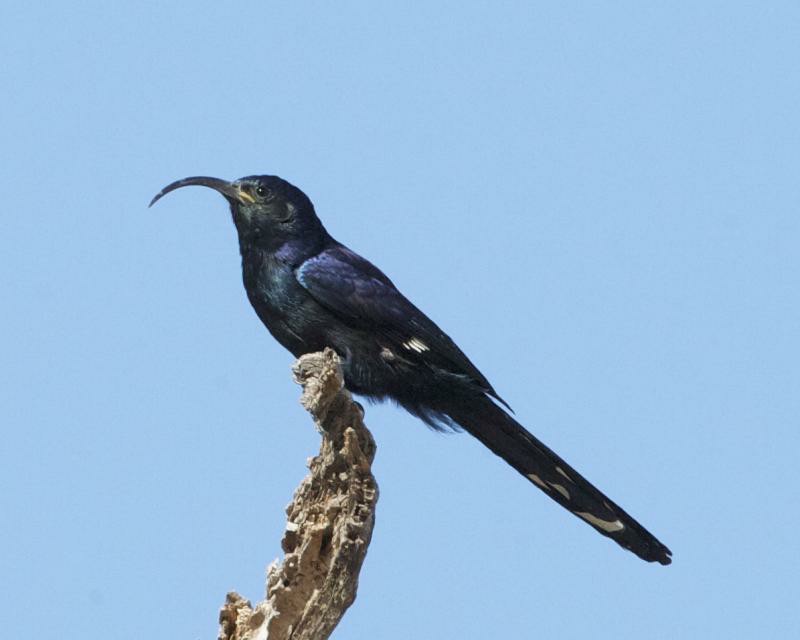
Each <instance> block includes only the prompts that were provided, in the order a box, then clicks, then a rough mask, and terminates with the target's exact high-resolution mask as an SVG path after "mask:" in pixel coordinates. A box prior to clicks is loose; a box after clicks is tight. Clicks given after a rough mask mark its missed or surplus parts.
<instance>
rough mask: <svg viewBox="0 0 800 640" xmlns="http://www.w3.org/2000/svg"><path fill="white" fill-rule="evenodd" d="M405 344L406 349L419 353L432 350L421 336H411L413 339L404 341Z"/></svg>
mask: <svg viewBox="0 0 800 640" xmlns="http://www.w3.org/2000/svg"><path fill="white" fill-rule="evenodd" d="M403 346H404V347H405V348H406V349H408V350H410V351H416V352H417V353H422V352H423V351H430V347H428V345H427V344H425V343H424V342H423V341H422V340H420V339H419V338H411V340H408V341H407V342H404V343H403Z"/></svg>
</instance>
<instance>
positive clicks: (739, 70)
mask: <svg viewBox="0 0 800 640" xmlns="http://www.w3.org/2000/svg"><path fill="white" fill-rule="evenodd" d="M431 5H432V6H416V7H410V6H405V5H399V4H397V3H392V4H389V3H380V4H379V3H365V2H364V3H355V2H339V3H335V4H334V3H328V4H326V5H320V4H316V3H315V4H312V3H281V4H276V3H265V2H253V3H227V4H225V3H211V2H208V3H188V2H184V3H172V4H164V3H155V2H138V3H127V4H123V5H114V4H113V3H112V4H109V3H99V2H84V3H80V4H78V5H76V4H74V3H70V4H68V3H34V4H31V3H29V4H27V5H26V4H24V3H5V4H4V5H3V6H2V7H1V8H0V25H2V26H0V29H2V37H0V54H2V59H3V61H4V63H3V65H2V69H0V81H2V86H3V88H4V96H5V97H4V99H3V100H2V101H0V117H1V118H2V123H3V127H2V128H0V148H2V154H0V158H1V160H0V161H2V163H3V167H2V173H1V174H0V175H2V178H0V188H1V189H2V196H3V203H4V214H3V228H4V232H3V233H2V234H0V265H2V272H3V273H4V274H5V277H4V278H3V279H2V281H1V282H0V296H1V298H0V299H2V301H3V310H4V313H2V315H0V357H1V358H2V362H3V365H4V366H3V367H2V368H0V416H2V446H1V447H0V514H2V516H1V517H0V602H2V603H3V604H2V605H0V625H2V628H3V629H5V630H6V632H7V633H8V634H9V635H10V636H15V637H16V636H22V635H30V633H31V629H32V628H34V629H39V630H41V629H45V630H49V629H53V628H58V629H59V633H60V634H61V635H65V636H67V637H71V636H78V635H80V636H81V637H83V638H90V639H93V638H98V639H100V638H103V639H105V638H108V637H110V636H113V637H114V638H116V639H118V640H125V639H128V638H130V639H137V640H138V639H140V638H142V637H145V636H148V637H149V636H152V635H153V634H154V633H155V634H156V636H158V637H164V638H171V639H176V638H177V639H187V640H194V639H196V638H213V637H215V635H216V616H217V610H218V608H219V606H220V605H221V604H222V602H223V599H224V595H225V592H226V591H228V590H230V589H236V590H238V591H240V592H241V593H242V594H243V595H245V596H247V597H249V598H251V599H253V600H256V599H260V597H261V596H262V591H263V575H264V569H265V567H266V565H267V564H268V563H269V562H270V561H271V560H272V559H273V558H274V557H276V556H277V555H278V553H279V539H280V535H281V532H282V530H283V524H284V515H283V508H284V506H285V504H286V503H287V502H288V500H289V498H290V496H291V493H292V491H293V489H294V487H295V486H296V485H297V483H298V482H299V481H300V479H301V478H302V476H303V475H304V472H305V468H304V461H305V459H306V458H307V457H308V456H309V455H311V454H313V453H314V452H315V450H316V447H317V436H316V434H315V433H314V430H313V428H312V426H311V424H310V422H309V420H308V418H307V417H306V416H305V415H304V412H303V410H302V409H301V408H300V406H299V404H298V402H297V399H298V396H299V390H298V388H296V387H295V386H294V385H293V383H292V382H291V380H290V376H289V366H290V364H291V361H292V359H291V357H290V356H289V354H288V353H286V352H284V351H283V350H282V349H281V347H279V346H278V345H277V344H276V343H275V342H274V341H273V340H272V338H271V337H270V336H269V334H268V333H267V332H266V330H265V329H264V328H263V327H262V326H261V325H260V323H259V322H258V320H257V318H256V317H255V314H254V313H253V312H252V310H251V309H250V307H249V304H248V302H247V300H246V298H245V295H244V291H243V289H242V285H241V278H240V273H239V257H238V252H237V247H236V239H235V234H234V230H233V227H232V225H231V222H230V219H229V216H228V213H227V211H226V206H225V203H224V201H223V200H222V199H221V198H220V197H219V196H217V195H216V194H214V193H212V192H210V191H207V190H202V189H193V190H184V191H181V192H178V193H176V194H173V195H170V197H169V198H168V199H165V200H164V201H163V202H161V203H159V205H158V207H155V208H153V209H150V210H148V209H147V208H146V207H147V203H148V201H149V200H150V198H151V197H152V196H153V195H154V194H155V193H156V192H157V191H158V190H159V189H160V188H161V187H162V186H163V185H165V184H166V183H168V182H171V181H172V180H175V179H177V178H182V177H185V176H189V175H198V174H206V175H214V176H219V177H223V178H235V177H239V176H242V175H248V174H253V173H275V174H278V175H281V176H283V177H285V178H287V179H289V180H290V181H292V182H294V183H295V184H297V185H298V186H300V187H301V188H303V189H304V190H305V191H306V192H307V193H308V194H309V195H310V197H311V198H312V200H313V201H314V202H315V204H316V207H317V211H318V213H319V215H320V216H321V218H322V219H323V220H324V222H325V223H326V225H327V227H328V229H329V230H330V231H331V233H332V234H333V235H334V236H335V237H337V238H338V239H339V240H341V241H343V242H345V243H346V244H348V245H349V246H350V247H352V248H353V249H355V250H356V251H358V252H360V253H362V254H363V255H365V256H367V257H368V258H370V259H371V260H373V261H374V262H376V263H377V264H379V265H380V267H381V268H382V269H383V270H384V271H386V272H387V273H388V274H389V275H390V277H392V278H393V280H394V281H395V283H396V284H397V285H398V286H399V287H400V288H401V289H402V290H403V291H404V292H405V293H406V294H407V295H408V296H409V297H410V298H411V299H412V300H413V301H414V302H415V303H417V304H418V306H420V307H421V308H423V309H424V310H425V311H426V312H427V313H428V314H429V315H430V316H431V317H432V318H434V319H435V320H436V321H437V322H438V323H439V324H440V325H441V326H442V327H443V328H444V329H445V330H446V331H448V333H450V335H451V336H452V337H453V338H454V339H455V340H456V341H457V342H458V343H459V344H460V345H461V347H462V348H463V349H464V350H465V351H466V352H467V353H468V354H469V355H470V357H471V358H472V360H473V361H474V362H475V363H476V364H477V365H478V366H479V367H480V368H481V370H482V371H483V372H484V373H485V374H486V375H487V376H488V378H489V379H490V380H491V381H492V383H493V384H494V386H495V387H496V388H497V390H498V391H499V393H500V394H501V395H502V396H503V397H504V398H506V399H507V400H508V401H509V402H510V403H511V405H512V406H513V407H514V409H515V410H516V413H517V416H518V418H519V419H520V421H521V422H523V423H524V424H525V425H527V426H528V427H529V428H530V429H531V430H532V431H533V432H534V433H536V434H537V435H538V436H539V437H540V438H542V439H543V440H544V441H545V442H546V443H547V444H549V445H550V446H551V447H553V448H554V449H555V450H556V451H558V452H559V453H560V454H561V455H562V456H563V457H564V458H565V459H567V460H568V461H569V462H570V464H572V465H573V466H575V467H576V468H577V469H579V470H580V471H581V472H582V473H583V474H585V475H586V476H587V477H588V478H589V479H591V480H592V481H593V482H594V483H596V484H597V485H598V486H599V487H600V488H601V489H602V490H604V491H605V492H606V493H608V494H609V495H610V496H611V497H612V498H613V499H614V500H615V501H617V502H618V503H619V504H621V505H622V506H623V507H624V508H626V509H627V510H628V511H629V512H630V513H631V514H632V515H634V516H635V517H636V518H638V519H639V520H640V521H641V522H642V523H643V524H645V526H647V527H648V528H649V529H650V530H651V531H653V532H654V533H655V534H656V535H658V536H659V538H661V539H662V540H663V541H664V542H665V543H666V544H667V545H668V546H670V548H671V549H672V550H673V552H674V563H673V565H672V566H670V567H667V568H665V567H660V566H655V565H648V564H646V563H643V562H641V561H639V560H637V559H636V558H635V557H634V556H632V555H631V554H628V553H625V552H623V551H622V550H620V549H619V548H617V547H616V545H614V544H613V543H611V542H609V541H608V540H606V539H604V538H602V537H601V536H599V535H597V534H596V533H595V532H594V531H593V530H592V529H590V528H589V527H587V526H585V525H582V524H581V523H580V522H579V521H578V520H577V519H576V518H574V517H572V516H570V515H569V514H567V513H566V512H564V511H563V510H562V509H560V508H558V507H557V506H555V505H554V504H553V503H552V502H551V501H549V500H547V499H546V498H545V497H544V496H543V495H542V494H541V493H540V492H538V491H536V490H535V489H534V488H533V487H532V486H531V485H530V484H529V483H527V482H525V481H524V480H522V479H521V478H519V477H518V476H517V474H516V473H515V472H513V471H512V470H511V469H510V468H507V467H506V466H505V465H504V464H503V463H502V462H500V461H499V460H498V459H496V458H495V457H494V456H492V455H491V454H490V453H489V452H487V451H486V450H484V449H483V448H482V447H481V446H479V445H478V443H477V442H475V441H473V440H472V439H471V438H469V437H468V436H466V435H460V436H456V435H450V436H442V435H437V434H434V433H431V432H429V431H428V430H426V428H425V427H424V426H423V425H422V424H421V423H419V422H418V421H416V420H414V419H413V418H411V417H410V416H408V415H406V414H404V413H403V412H402V411H400V410H398V409H396V408H394V407H391V406H379V407H371V408H368V411H367V422H368V424H369V425H370V427H371V428H372V430H373V432H374V434H375V438H376V440H377V442H378V447H379V448H378V456H377V460H376V463H375V472H376V475H377V477H378V481H379V483H380V487H381V500H380V503H379V506H378V520H377V527H376V530H375V535H374V538H373V542H372V546H371V548H370V551H369V554H368V556H367V560H366V564H365V567H364V571H363V574H362V578H361V586H360V592H359V597H358V600H357V601H356V603H355V605H354V606H353V608H352V609H351V610H350V612H349V613H348V615H347V616H346V617H345V620H344V621H343V623H342V624H341V626H340V627H339V629H338V630H337V631H336V633H335V635H334V637H335V638H338V639H349V638H354V639H355V638H368V637H380V638H383V639H393V638H408V637H409V636H413V637H417V638H486V637H490V636H494V635H498V634H501V635H503V636H504V637H518V638H524V637H533V636H547V637H558V638H578V637H587V636H589V635H591V636H592V637H596V638H614V639H615V640H621V639H624V638H634V637H635V638H641V637H646V638H676V637H706V638H709V637H719V638H722V637H724V638H747V637H755V636H759V637H790V636H792V635H796V634H797V632H798V628H800V612H798V607H797V602H798V601H800V589H798V586H797V585H798V581H797V575H798V571H799V570H800V551H799V550H798V546H799V545H798V541H797V530H798V527H800V515H799V513H798V511H799V510H798V502H799V501H800V490H799V489H798V472H797V451H798V449H800V437H798V423H799V420H798V417H799V416H800V400H799V398H800V374H798V356H800V340H799V339H798V326H799V325H800V291H798V273H800V260H798V244H799V243H800V222H798V215H797V210H798V204H799V203H800V187H798V184H799V182H798V174H799V173H800V160H799V159H798V148H800V118H799V117H798V113H800V72H799V71H798V53H799V52H798V33H800V9H798V5H797V4H796V3H789V2H785V3H784V2H773V3H768V4H764V3H760V4H759V3H739V2H707V3H688V2H686V3H648V5H649V6H643V3H633V2H627V3H613V4H611V5H601V4H597V3H557V4H555V3H488V2H486V3H470V2H466V3H465V2H449V3H431ZM433 5H435V6H433ZM31 619H33V620H35V622H31ZM31 625H33V627H32V626H31ZM109 630H113V632H110V631H109Z"/></svg>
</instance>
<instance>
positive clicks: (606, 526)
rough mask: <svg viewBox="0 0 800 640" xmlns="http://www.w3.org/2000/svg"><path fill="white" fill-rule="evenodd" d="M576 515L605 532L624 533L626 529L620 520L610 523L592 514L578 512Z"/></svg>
mask: <svg viewBox="0 0 800 640" xmlns="http://www.w3.org/2000/svg"><path fill="white" fill-rule="evenodd" d="M575 515H576V516H579V517H581V518H583V519H584V520H586V522H588V523H589V524H593V525H594V526H595V527H599V528H600V529H602V530H603V531H608V532H609V533H614V532H615V531H622V530H623V529H624V528H625V525H624V524H622V523H621V522H620V521H619V520H614V521H613V522H609V521H608V520H602V519H601V518H598V517H596V516H593V515H592V514H591V513H587V512H586V511H576V512H575Z"/></svg>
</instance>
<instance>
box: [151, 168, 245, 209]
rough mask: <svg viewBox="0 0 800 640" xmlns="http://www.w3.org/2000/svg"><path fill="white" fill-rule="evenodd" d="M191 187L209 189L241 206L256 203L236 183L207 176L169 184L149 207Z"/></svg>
mask: <svg viewBox="0 0 800 640" xmlns="http://www.w3.org/2000/svg"><path fill="white" fill-rule="evenodd" d="M191 186H198V187H208V188H209V189H213V190H214V191H218V192H219V193H221V194H222V195H223V196H225V197H226V198H227V199H228V200H230V201H233V202H238V203H239V204H252V203H253V202H255V199H254V198H253V196H251V195H250V194H249V193H247V192H246V191H243V190H242V188H241V185H239V184H238V183H236V182H228V181H226V180H220V179H219V178H208V177H206V176H195V177H193V178H184V179H183V180H176V181H175V182H173V183H171V184H168V185H167V186H166V187H164V188H163V189H162V190H161V191H159V192H158V193H157V194H156V196H155V198H153V199H152V200H151V201H150V204H149V205H147V206H148V207H152V206H153V205H154V204H155V203H156V202H158V201H159V200H160V199H161V198H163V197H164V196H165V195H167V194H168V193H169V192H170V191H175V189H180V188H181V187H191Z"/></svg>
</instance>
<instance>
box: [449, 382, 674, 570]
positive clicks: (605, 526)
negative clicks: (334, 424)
mask: <svg viewBox="0 0 800 640" xmlns="http://www.w3.org/2000/svg"><path fill="white" fill-rule="evenodd" d="M458 405H459V406H458V407H456V408H455V409H454V408H452V407H448V409H447V410H446V411H445V413H447V415H449V416H450V417H451V418H452V419H453V421H454V422H456V423H458V424H459V425H460V426H462V427H463V428H464V429H465V430H466V431H468V432H469V433H471V434H472V435H473V436H475V437H476V438H477V439H478V440H480V441H481V442H482V443H483V444H485V445H486V446H487V447H489V449H491V450H492V451H493V452H494V453H496V454H497V455H498V456H500V457H501V458H503V460H505V461H506V462H508V464H510V465H511V466H512V467H514V468H515V469H516V470H517V471H519V472H520V473H521V474H522V475H523V476H525V477H526V478H527V479H528V480H530V481H531V482H532V483H533V484H535V485H536V486H537V487H539V488H540V489H541V490H542V491H544V493H546V494H547V495H548V496H549V497H551V498H552V499H553V500H555V501H556V502H557V503H558V504H560V505H561V506H562V507H564V508H565V509H568V510H569V511H571V512H572V513H574V514H575V515H576V516H578V517H579V518H581V519H582V520H584V521H585V522H587V523H588V524H589V525H591V526H592V527H594V529H596V530H597V531H599V532H600V533H602V534H603V535H604V536H606V537H608V538H611V539H612V540H613V541H614V542H616V543H617V544H618V545H620V546H622V547H624V548H625V549H628V550H630V551H632V552H633V553H635V554H636V555H637V556H639V557H640V558H642V559H643V560H647V561H648V562H660V563H661V564H663V565H667V564H669V563H670V562H672V558H671V557H670V556H671V555H672V552H671V551H670V550H669V549H668V548H667V547H666V546H664V545H663V544H661V542H659V541H658V540H657V539H656V537H655V536H654V535H653V534H651V533H650V532H649V531H647V529H645V528H644V527H643V526H642V525H640V524H639V523H638V522H636V520H634V519H633V518H632V517H631V516H629V515H628V514H627V513H626V512H625V511H624V510H623V509H622V508H621V507H620V506H618V505H617V504H615V503H614V502H612V501H611V500H610V499H609V498H607V497H606V496H605V495H603V494H602V493H601V492H600V491H599V490H598V489H597V488H596V487H594V486H593V485H592V484H591V483H590V482H589V481H588V480H586V478H584V477H583V476H582V475H581V474H579V473H578V472H577V471H575V469H573V468H572V467H571V466H569V465H568V464H567V463H566V462H564V461H563V460H562V459H561V458H560V457H559V456H558V455H556V454H555V453H554V452H553V451H552V450H551V449H550V448H548V447H547V446H545V445H544V444H542V443H541V442H540V441H539V440H537V439H536V438H535V437H533V435H531V434H530V433H529V432H528V431H527V430H526V429H525V428H524V427H523V426H522V425H521V424H519V423H518V422H517V421H516V420H514V418H512V417H511V416H510V415H508V414H507V413H506V412H505V411H503V409H501V408H500V407H498V406H497V405H496V404H494V403H493V402H492V401H491V400H490V399H489V398H488V397H486V396H480V397H477V396H473V397H472V398H470V399H469V401H467V402H459V403H458Z"/></svg>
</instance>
